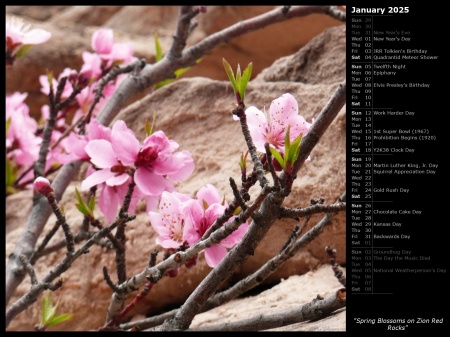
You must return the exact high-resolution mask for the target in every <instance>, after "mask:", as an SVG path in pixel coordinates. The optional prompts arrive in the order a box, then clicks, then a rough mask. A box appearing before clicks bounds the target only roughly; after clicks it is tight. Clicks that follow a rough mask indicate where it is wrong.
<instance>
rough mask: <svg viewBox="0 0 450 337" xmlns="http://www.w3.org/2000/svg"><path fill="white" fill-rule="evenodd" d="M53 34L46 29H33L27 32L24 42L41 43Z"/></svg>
mask: <svg viewBox="0 0 450 337" xmlns="http://www.w3.org/2000/svg"><path fill="white" fill-rule="evenodd" d="M51 36H52V34H51V33H50V32H47V31H46V30H44V29H32V30H30V31H29V32H28V33H26V34H25V36H24V38H23V40H22V43H23V44H40V43H44V42H47V41H48V40H49V39H50V37H51Z"/></svg>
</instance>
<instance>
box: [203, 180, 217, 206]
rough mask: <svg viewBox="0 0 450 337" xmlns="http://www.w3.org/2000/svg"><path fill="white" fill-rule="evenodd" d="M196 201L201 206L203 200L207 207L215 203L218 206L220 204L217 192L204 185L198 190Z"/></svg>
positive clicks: (208, 185)
mask: <svg viewBox="0 0 450 337" xmlns="http://www.w3.org/2000/svg"><path fill="white" fill-rule="evenodd" d="M197 199H198V200H199V202H200V204H203V200H204V201H206V203H207V204H208V206H211V205H212V204H215V203H218V204H220V203H221V202H222V198H221V197H220V194H219V191H218V190H217V189H216V188H215V187H214V186H213V185H211V184H206V185H205V186H203V187H202V188H200V189H199V190H198V192H197Z"/></svg>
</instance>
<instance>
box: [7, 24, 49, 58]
mask: <svg viewBox="0 0 450 337" xmlns="http://www.w3.org/2000/svg"><path fill="white" fill-rule="evenodd" d="M30 27H31V26H30V25H25V24H24V22H23V20H22V19H21V18H19V17H14V16H8V17H7V19H6V62H7V63H6V64H10V65H11V64H13V63H14V60H15V58H16V57H19V56H23V55H24V54H25V53H26V52H27V51H28V48H29V47H30V46H31V45H36V44H41V43H44V42H47V41H48V40H49V39H50V37H51V33H50V32H47V31H46V30H44V29H31V30H30Z"/></svg>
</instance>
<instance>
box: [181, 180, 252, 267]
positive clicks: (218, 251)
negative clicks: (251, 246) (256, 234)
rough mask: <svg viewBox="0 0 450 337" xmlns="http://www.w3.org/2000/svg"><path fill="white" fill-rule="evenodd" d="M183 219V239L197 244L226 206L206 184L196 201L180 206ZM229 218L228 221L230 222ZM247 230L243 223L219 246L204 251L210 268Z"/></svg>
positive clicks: (213, 189)
mask: <svg viewBox="0 0 450 337" xmlns="http://www.w3.org/2000/svg"><path fill="white" fill-rule="evenodd" d="M181 207H182V212H183V214H184V219H185V227H184V238H185V240H187V242H188V243H189V245H190V246H192V245H194V244H195V243H197V242H198V241H199V240H200V239H201V238H202V236H203V234H205V232H206V231H207V230H208V229H209V227H211V226H212V225H213V223H214V222H215V221H216V219H217V218H218V217H219V216H221V215H222V214H223V212H224V211H225V209H226V207H227V204H226V202H223V201H222V199H221V198H220V195H219V192H218V191H217V189H216V188H215V187H214V186H213V185H211V184H207V185H205V186H204V187H202V188H201V189H200V190H199V191H198V192H197V195H196V199H191V200H188V201H187V202H185V203H184V204H183V205H182V206H181ZM232 220H233V218H231V219H230V220H229V221H232ZM247 229H248V224H247V223H246V222H245V223H243V224H242V225H240V226H239V228H238V229H237V230H236V231H234V232H233V233H232V234H230V235H229V236H228V237H226V238H225V239H223V240H222V241H221V242H220V243H219V244H217V245H214V246H212V247H209V248H206V249H205V260H206V263H207V264H208V265H209V266H210V267H215V266H217V264H219V262H220V261H221V260H222V259H223V258H224V257H225V255H226V254H227V252H228V250H227V249H228V248H232V247H233V246H234V245H235V244H236V243H238V242H239V241H240V240H241V239H242V237H243V235H244V234H245V232H246V231H247Z"/></svg>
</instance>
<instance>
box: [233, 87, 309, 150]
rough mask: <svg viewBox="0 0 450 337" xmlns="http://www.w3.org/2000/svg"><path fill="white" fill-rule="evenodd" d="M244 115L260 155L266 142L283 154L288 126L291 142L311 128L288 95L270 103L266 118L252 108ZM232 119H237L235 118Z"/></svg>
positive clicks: (295, 102)
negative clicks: (288, 127)
mask: <svg viewBox="0 0 450 337" xmlns="http://www.w3.org/2000/svg"><path fill="white" fill-rule="evenodd" d="M245 115H246V117H247V123H248V128H249V131H250V135H251V136H252V139H253V142H254V144H255V147H256V149H257V150H258V151H259V152H262V153H265V148H264V144H265V143H266V142H268V143H269V144H270V146H272V147H274V148H275V149H277V150H278V151H279V152H281V153H284V138H285V135H286V129H287V126H288V125H290V133H289V135H290V140H291V142H292V141H293V140H294V139H295V138H297V137H298V136H299V135H300V134H301V133H302V134H303V136H305V135H306V134H307V132H308V130H309V128H310V127H311V123H308V122H307V121H306V120H305V119H304V118H303V117H302V116H300V115H299V114H298V103H297V101H296V99H295V98H294V96H292V95H291V94H289V93H286V94H283V95H282V96H281V97H279V98H277V99H275V100H273V101H272V103H271V104H270V108H269V114H268V116H266V114H265V112H262V111H260V110H259V109H257V108H256V107H254V106H251V107H249V108H248V109H247V110H246V111H245ZM233 118H234V119H238V118H237V117H236V116H233Z"/></svg>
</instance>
